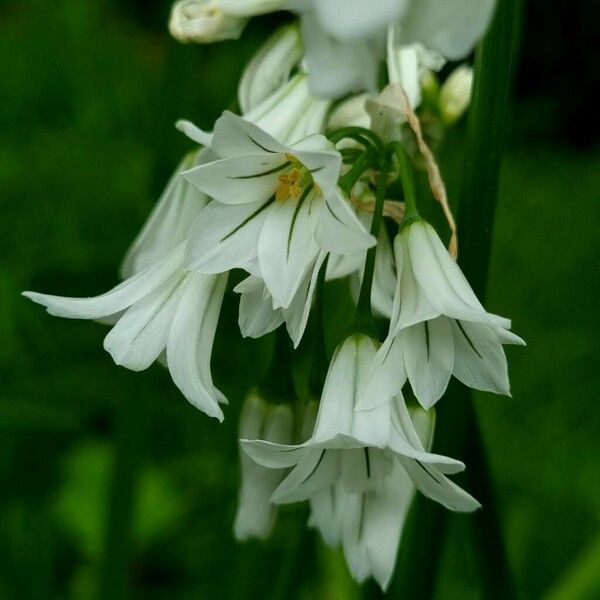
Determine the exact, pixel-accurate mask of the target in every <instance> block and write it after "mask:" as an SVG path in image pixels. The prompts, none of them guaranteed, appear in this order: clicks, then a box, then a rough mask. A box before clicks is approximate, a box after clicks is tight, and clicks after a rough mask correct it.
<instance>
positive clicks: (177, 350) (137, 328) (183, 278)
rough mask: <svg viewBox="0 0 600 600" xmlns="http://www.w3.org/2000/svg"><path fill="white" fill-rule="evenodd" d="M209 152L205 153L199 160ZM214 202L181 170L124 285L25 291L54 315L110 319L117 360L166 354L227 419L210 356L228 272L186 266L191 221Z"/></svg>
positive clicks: (191, 391)
mask: <svg viewBox="0 0 600 600" xmlns="http://www.w3.org/2000/svg"><path fill="white" fill-rule="evenodd" d="M209 155H210V153H209V152H202V153H200V155H199V158H198V162H202V160H204V159H205V158H206V157H207V156H209ZM183 166H185V167H188V166H189V161H184V165H183ZM207 202H208V198H207V197H206V196H204V195H203V194H200V193H198V192H197V191H196V190H194V189H193V188H192V187H191V186H190V185H189V184H188V183H187V182H186V181H185V179H183V177H181V175H180V174H177V175H175V176H174V178H173V179H172V180H171V182H170V183H169V185H168V186H167V189H166V191H165V194H164V195H163V197H162V199H161V200H160V201H159V203H158V205H157V207H156V208H155V210H154V211H153V213H152V215H151V216H150V218H149V219H148V221H147V223H146V225H145V226H144V228H143V230H142V232H141V234H140V235H139V236H138V239H137V240H136V242H134V245H133V246H132V248H131V250H130V251H129V253H128V256H127V258H126V260H125V263H124V266H123V272H124V275H125V276H126V277H127V278H126V279H125V281H123V282H122V283H121V284H120V285H118V286H117V287H115V288H113V289H112V290H110V291H109V292H106V293H104V294H102V295H100V296H96V297H92V298H66V297H62V296H52V295H48V294H39V293H37V292H25V293H24V295H25V296H27V297H28V298H30V299H31V300H33V301H34V302H37V303H38V304H41V305H43V306H45V307H46V308H47V310H48V312H49V313H50V314H52V315H56V316H60V317H66V318H70V319H103V320H106V321H107V322H109V323H111V324H112V325H113V327H112V329H111V330H110V332H109V333H108V335H107V336H106V338H105V340H104V348H105V349H106V350H107V351H108V352H109V353H110V355H111V356H112V358H113V360H114V361H115V363H117V364H118V365H122V366H124V367H126V368H128V369H131V370H133V371H141V370H144V369H147V368H148V367H149V366H150V365H151V364H152V363H153V362H154V361H155V360H157V359H160V360H161V361H162V362H163V363H165V364H166V366H167V367H168V369H169V372H170V373H171V376H172V378H173V381H174V382H175V384H176V385H177V387H178V388H179V389H180V390H181V392H182V393H183V394H184V396H185V397H186V398H187V400H188V401H189V402H191V403H192V404H193V405H194V406H196V407H198V408H199V409H200V410H202V411H203V412H205V413H206V414H208V415H209V416H212V417H216V418H218V419H219V420H222V419H223V412H222V410H221V408H220V407H219V403H220V402H224V401H225V398H224V396H223V395H222V394H221V393H220V392H219V391H218V390H217V389H216V388H215V386H214V384H213V381H212V377H211V371H210V358H211V353H212V344H213V339H214V334H215V330H216V327H217V322H218V319H219V313H220V309H221V302H222V299H223V294H224V291H225V285H226V282H227V274H224V275H203V274H200V273H190V272H189V271H187V270H185V269H184V267H183V264H184V258H185V237H186V235H187V231H186V227H187V229H189V226H190V223H191V219H193V218H194V217H195V216H197V215H198V214H199V213H200V211H201V209H202V208H203V206H205V205H206V203H207ZM186 223H187V225H186Z"/></svg>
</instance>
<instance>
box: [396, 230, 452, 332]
mask: <svg viewBox="0 0 600 600" xmlns="http://www.w3.org/2000/svg"><path fill="white" fill-rule="evenodd" d="M394 256H395V259H396V271H397V273H398V274H399V275H398V278H397V280H396V293H395V295H394V304H393V307H392V319H391V322H390V334H397V333H399V331H400V330H401V329H402V328H405V327H410V326H411V325H414V324H415V323H420V322H421V321H427V320H429V319H434V318H435V317H437V316H439V314H440V311H439V309H437V308H436V307H434V306H433V304H432V303H431V302H430V301H429V300H428V298H427V296H426V295H425V294H424V293H423V290H422V289H421V286H420V285H419V283H418V281H417V278H416V277H415V275H416V273H415V272H414V270H413V265H412V262H411V252H410V250H409V240H408V234H407V232H406V230H405V231H403V232H401V233H400V234H399V235H397V236H396V238H395V239H394Z"/></svg>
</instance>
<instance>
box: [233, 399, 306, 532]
mask: <svg viewBox="0 0 600 600" xmlns="http://www.w3.org/2000/svg"><path fill="white" fill-rule="evenodd" d="M239 433H240V438H250V439H255V438H261V439H265V440H269V441H271V442H276V443H280V444H289V443H291V442H292V441H293V437H294V416H293V412H292V408H291V405H290V404H279V405H271V404H268V403H267V402H266V401H265V400H264V399H263V398H261V396H260V395H259V394H258V393H257V392H251V393H250V394H249V395H248V397H247V398H246V401H245V403H244V407H243V408H242V413H241V416H240V425H239ZM240 466H241V483H240V493H239V498H238V507H237V512H236V515H235V521H234V525H233V531H234V534H235V537H236V538H237V539H238V540H247V539H249V538H258V539H266V538H267V537H268V536H269V534H270V533H271V530H272V529H273V525H274V523H275V518H276V514H277V507H276V506H275V505H274V504H272V503H271V494H272V493H273V491H274V490H275V488H276V487H277V486H278V485H279V484H280V483H281V481H282V479H283V478H284V477H285V475H286V471H285V470H274V469H266V468H265V467H262V466H260V465H257V464H256V463H255V462H254V461H253V460H252V459H251V458H250V457H249V456H248V455H247V454H246V453H245V452H243V451H241V450H240Z"/></svg>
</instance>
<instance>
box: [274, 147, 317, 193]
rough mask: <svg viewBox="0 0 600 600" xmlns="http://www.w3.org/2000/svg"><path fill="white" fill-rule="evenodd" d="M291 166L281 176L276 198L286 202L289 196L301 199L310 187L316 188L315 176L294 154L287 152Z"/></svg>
mask: <svg viewBox="0 0 600 600" xmlns="http://www.w3.org/2000/svg"><path fill="white" fill-rule="evenodd" d="M285 157H286V159H287V160H288V162H289V163H290V166H289V167H288V168H287V169H286V170H285V171H284V172H283V173H282V174H281V175H280V176H279V178H278V183H277V190H276V191H275V199H276V200H277V201H278V202H285V201H286V200H287V199H288V198H291V199H293V200H299V199H300V198H302V196H303V195H305V193H306V192H307V191H308V189H309V188H316V187H317V186H316V185H315V182H314V180H313V176H312V175H311V172H310V171H309V169H307V168H306V167H305V166H304V165H303V164H302V163H301V162H300V161H299V160H298V159H297V158H296V157H295V156H294V155H293V154H286V155H285Z"/></svg>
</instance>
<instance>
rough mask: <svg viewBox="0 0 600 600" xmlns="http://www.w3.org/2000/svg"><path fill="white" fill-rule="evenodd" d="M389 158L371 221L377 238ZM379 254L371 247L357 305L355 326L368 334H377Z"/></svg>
mask: <svg viewBox="0 0 600 600" xmlns="http://www.w3.org/2000/svg"><path fill="white" fill-rule="evenodd" d="M388 173H389V160H388V159H387V157H386V158H385V159H384V161H383V164H382V165H381V170H380V172H379V178H378V180H377V193H376V195H375V209H374V211H373V220H372V221H371V235H372V236H373V237H374V238H376V239H377V237H378V236H379V229H380V228H381V223H382V221H383V206H384V203H385V195H386V191H387V187H388ZM376 255H377V246H373V247H372V248H369V250H368V251H367V258H366V261H365V270H364V273H363V281H362V285H361V288H360V294H359V297H358V304H357V306H356V317H355V328H356V330H357V331H362V332H364V333H367V334H376V330H375V324H374V321H373V313H372V311H371V288H372V287H373V277H374V274H375V258H376Z"/></svg>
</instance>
